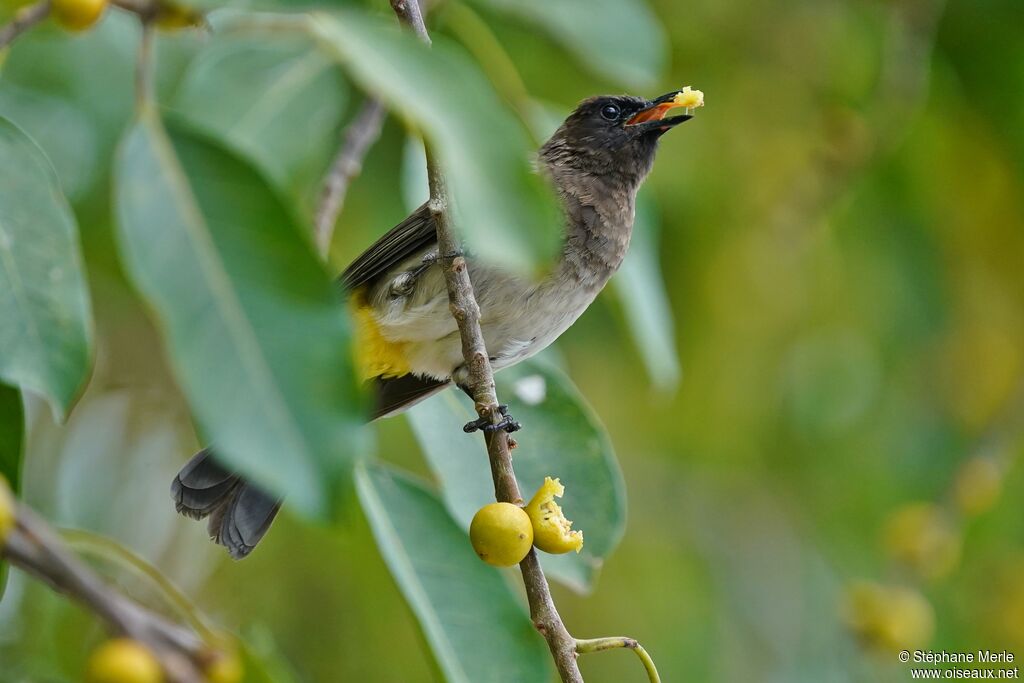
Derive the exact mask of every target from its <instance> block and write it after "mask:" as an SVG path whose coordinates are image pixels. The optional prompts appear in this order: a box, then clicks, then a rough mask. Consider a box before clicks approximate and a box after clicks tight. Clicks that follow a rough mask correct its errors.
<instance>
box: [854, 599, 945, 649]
mask: <svg viewBox="0 0 1024 683" xmlns="http://www.w3.org/2000/svg"><path fill="white" fill-rule="evenodd" d="M842 616H843V620H844V621H845V622H846V626H847V627H848V628H849V629H850V630H851V631H852V632H853V634H854V635H855V636H856V637H857V639H858V640H859V641H860V642H861V644H862V645H864V647H866V648H868V649H870V650H875V651H877V652H880V653H891V652H897V651H899V650H914V649H917V648H921V647H923V646H925V645H927V643H928V641H929V640H931V637H932V634H933V633H934V631H935V613H934V611H933V610H932V606H931V604H930V603H929V602H928V601H927V600H926V599H925V597H924V596H923V595H921V594H920V593H918V592H917V591H916V590H914V589H912V588H905V587H902V586H883V585H881V584H878V583H874V582H871V581H855V582H853V583H851V584H850V586H849V587H847V589H846V593H845V595H844V599H843V608H842Z"/></svg>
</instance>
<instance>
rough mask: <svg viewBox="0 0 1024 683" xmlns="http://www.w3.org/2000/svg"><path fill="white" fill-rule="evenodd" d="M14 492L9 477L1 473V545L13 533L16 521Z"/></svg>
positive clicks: (0, 545)
mask: <svg viewBox="0 0 1024 683" xmlns="http://www.w3.org/2000/svg"><path fill="white" fill-rule="evenodd" d="M14 511H15V504H14V494H13V493H11V487H10V486H8V484H7V479H6V478H5V477H4V475H2V474H0V547H3V544H4V540H6V539H7V534H9V533H11V529H13V528H14V523H15V512H14Z"/></svg>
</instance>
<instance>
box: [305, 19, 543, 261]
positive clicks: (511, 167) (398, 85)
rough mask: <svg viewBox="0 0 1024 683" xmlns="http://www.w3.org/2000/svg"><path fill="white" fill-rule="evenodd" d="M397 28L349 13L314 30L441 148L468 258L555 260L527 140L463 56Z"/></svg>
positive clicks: (316, 23) (314, 24)
mask: <svg viewBox="0 0 1024 683" xmlns="http://www.w3.org/2000/svg"><path fill="white" fill-rule="evenodd" d="M393 24H394V22H386V23H384V22H380V21H377V20H374V19H370V18H368V17H367V16H366V15H364V14H360V13H358V12H356V11H345V12H341V13H338V14H337V15H332V16H326V15H315V16H314V17H313V18H311V19H310V22H309V24H308V25H306V27H307V28H311V30H312V31H313V33H314V34H315V35H316V36H317V37H318V39H319V41H320V42H321V43H322V44H323V45H324V47H325V49H326V50H327V52H328V53H329V54H331V55H332V56H334V57H335V58H336V59H338V60H339V62H340V63H341V64H343V65H344V66H345V68H346V69H347V70H348V71H349V73H350V74H351V75H352V77H353V78H354V79H355V80H356V81H357V82H359V84H360V85H361V86H362V87H364V88H365V89H367V90H369V91H371V92H374V93H376V94H378V95H379V96H380V97H382V98H383V99H384V101H385V102H386V103H387V104H388V106H389V107H391V108H392V109H393V110H394V111H395V112H397V113H398V114H399V115H401V116H402V117H403V118H405V119H407V120H408V121H411V122H413V123H414V124H415V125H416V126H417V127H419V128H421V129H422V130H423V132H424V133H425V134H426V135H427V137H428V138H429V139H430V140H431V141H432V142H434V143H435V144H436V145H437V147H438V149H439V150H440V154H441V161H442V163H443V165H444V168H445V172H446V174H447V178H448V180H449V183H450V186H451V190H452V194H453V196H454V199H455V203H456V209H457V212H458V216H459V220H460V226H461V227H462V228H463V234H464V236H465V238H466V241H467V242H468V244H469V246H470V248H472V249H473V250H474V251H476V252H478V253H480V254H482V255H483V256H485V257H489V258H491V259H494V260H496V261H499V262H501V263H503V264H506V265H508V266H510V267H519V268H523V267H525V266H528V265H529V264H531V263H533V262H534V261H535V260H536V259H537V257H540V256H551V255H552V254H553V253H554V249H555V245H556V242H557V238H558V226H559V225H560V219H559V214H558V211H557V210H556V208H555V203H554V198H553V196H552V193H551V192H550V191H549V190H548V188H546V187H545V185H544V183H543V182H542V181H541V179H540V178H539V177H538V176H537V175H536V174H534V173H533V171H532V169H531V167H530V163H529V159H530V155H531V154H532V153H533V151H534V150H532V149H531V148H530V144H529V141H528V137H527V135H526V132H525V131H524V130H523V128H522V127H521V126H520V125H519V123H518V122H517V121H516V119H515V117H514V116H513V115H512V114H511V113H510V112H509V111H508V109H507V108H505V106H504V105H502V104H501V102H500V100H499V99H498V97H497V95H496V94H495V92H494V90H493V88H492V87H491V85H490V84H489V83H488V82H487V80H486V78H484V76H483V75H482V74H481V72H480V70H479V69H478V68H477V67H476V66H475V65H474V64H473V62H472V61H471V60H470V59H469V57H468V56H467V55H466V54H465V53H464V52H463V51H462V50H461V49H459V48H458V47H457V46H454V45H452V44H451V43H450V42H449V41H447V40H445V39H444V38H443V37H438V38H436V39H435V40H434V44H433V47H432V48H428V47H427V46H425V45H423V44H421V43H420V42H419V41H417V40H416V39H415V38H414V37H413V36H411V35H409V34H408V33H407V32H401V31H399V30H398V28H397V27H396V26H394V25H393Z"/></svg>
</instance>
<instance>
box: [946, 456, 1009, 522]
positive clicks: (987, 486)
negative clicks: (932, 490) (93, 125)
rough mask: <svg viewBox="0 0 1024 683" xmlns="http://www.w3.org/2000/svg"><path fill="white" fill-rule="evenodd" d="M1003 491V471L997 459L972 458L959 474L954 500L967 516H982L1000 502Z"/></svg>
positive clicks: (954, 484) (955, 483)
mask: <svg viewBox="0 0 1024 683" xmlns="http://www.w3.org/2000/svg"><path fill="white" fill-rule="evenodd" d="M1002 489H1003V470H1002V468H1001V467H1000V466H999V463H997V462H996V461H995V459H993V458H990V457H985V456H978V457H976V458H971V459H970V460H968V461H967V462H965V463H964V464H963V465H962V466H961V467H960V471H959V472H957V475H956V479H955V480H954V482H953V498H954V500H956V504H957V507H959V508H960V510H961V511H962V512H963V513H964V514H965V515H980V514H981V513H983V512H986V511H987V510H989V509H990V508H991V507H992V506H993V505H995V504H996V502H997V501H998V500H999V494H1000V493H1002Z"/></svg>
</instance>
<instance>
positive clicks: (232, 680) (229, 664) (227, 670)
mask: <svg viewBox="0 0 1024 683" xmlns="http://www.w3.org/2000/svg"><path fill="white" fill-rule="evenodd" d="M203 673H205V674H206V680H207V682H208V683H239V681H241V680H242V678H244V677H245V668H244V667H243V666H242V660H241V659H240V658H239V656H238V653H237V652H235V651H234V650H231V651H228V652H218V653H216V654H215V655H214V656H213V657H212V658H211V660H210V662H209V664H207V665H206V666H205V667H204V669H203Z"/></svg>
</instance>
